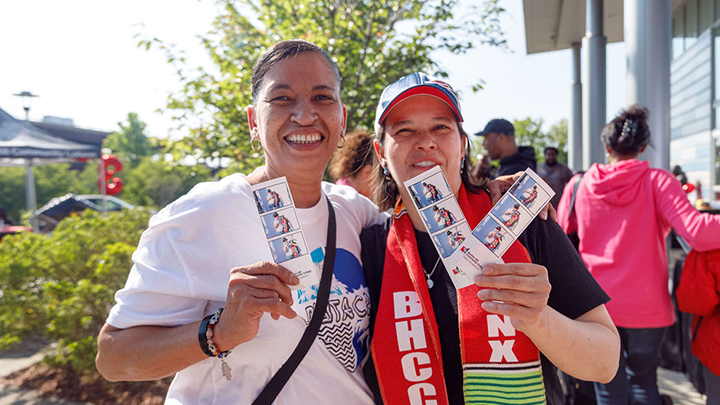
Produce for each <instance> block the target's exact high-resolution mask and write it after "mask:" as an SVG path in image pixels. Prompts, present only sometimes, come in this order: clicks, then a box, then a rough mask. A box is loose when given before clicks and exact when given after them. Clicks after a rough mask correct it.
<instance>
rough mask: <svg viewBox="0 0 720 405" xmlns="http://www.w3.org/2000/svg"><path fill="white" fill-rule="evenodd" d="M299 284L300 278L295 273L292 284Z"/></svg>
mask: <svg viewBox="0 0 720 405" xmlns="http://www.w3.org/2000/svg"><path fill="white" fill-rule="evenodd" d="M298 284H300V279H299V278H298V277H297V276H296V275H293V276H292V285H298Z"/></svg>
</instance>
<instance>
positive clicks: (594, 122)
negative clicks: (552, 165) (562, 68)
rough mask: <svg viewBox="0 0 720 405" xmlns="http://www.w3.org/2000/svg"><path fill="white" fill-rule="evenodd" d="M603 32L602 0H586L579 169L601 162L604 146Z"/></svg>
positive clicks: (604, 42)
mask: <svg viewBox="0 0 720 405" xmlns="http://www.w3.org/2000/svg"><path fill="white" fill-rule="evenodd" d="M606 43H607V40H606V38H605V35H603V0H586V6H585V37H584V38H583V47H584V48H585V49H586V50H587V52H586V53H585V64H584V66H583V71H584V72H585V78H584V80H583V81H584V82H585V83H586V84H587V86H586V88H585V91H584V92H583V103H582V107H583V122H582V127H583V136H582V149H583V170H587V169H588V168H590V166H591V165H592V164H593V163H604V162H605V148H604V147H603V144H602V141H601V140H600V131H602V128H603V126H605V119H606V117H605V115H606V113H605V111H606V106H605V104H606V91H607V89H606V81H607V78H606V61H605V60H606V57H605V53H606V50H605V44H606Z"/></svg>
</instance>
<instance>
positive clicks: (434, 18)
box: [139, 0, 505, 171]
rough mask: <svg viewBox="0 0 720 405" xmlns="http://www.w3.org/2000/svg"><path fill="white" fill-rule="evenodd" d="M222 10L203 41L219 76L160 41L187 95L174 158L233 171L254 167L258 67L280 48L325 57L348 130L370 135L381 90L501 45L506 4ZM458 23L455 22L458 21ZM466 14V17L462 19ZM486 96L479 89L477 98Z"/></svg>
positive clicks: (416, 1)
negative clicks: (335, 77)
mask: <svg viewBox="0 0 720 405" xmlns="http://www.w3.org/2000/svg"><path fill="white" fill-rule="evenodd" d="M216 3H217V4H218V6H219V7H218V9H220V10H222V12H221V13H220V15H219V16H218V17H217V18H216V19H215V22H214V27H213V29H212V30H211V31H210V32H209V33H208V34H207V36H205V37H204V38H202V41H203V44H204V46H205V48H206V50H207V51H208V52H209V55H210V57H211V60H212V62H213V63H214V65H215V66H214V67H215V68H216V69H213V70H212V71H210V70H203V69H190V68H189V67H187V66H186V62H185V59H184V57H183V55H182V53H181V52H178V51H177V50H175V49H174V47H173V46H171V45H169V44H165V43H164V42H162V41H161V40H159V39H157V38H152V39H144V40H142V41H140V44H139V46H142V47H145V48H146V49H150V48H151V47H152V46H158V47H159V48H161V49H163V50H164V51H165V52H166V55H167V58H168V62H170V63H173V64H174V66H175V67H176V69H177V73H178V75H179V78H180V81H181V83H182V89H181V90H180V91H178V92H177V93H176V94H174V95H172V96H171V97H170V99H169V102H168V109H169V110H172V111H174V112H175V113H176V118H177V119H178V120H179V122H180V127H186V128H187V129H188V130H189V133H190V135H189V137H188V138H187V139H185V140H184V141H183V142H177V143H175V145H174V148H173V151H174V152H175V153H177V154H191V155H193V156H201V157H207V158H216V157H230V158H232V159H234V160H235V161H236V162H237V163H236V164H237V167H236V168H234V170H235V171H238V170H242V171H245V170H247V169H250V168H253V167H255V166H256V165H257V164H258V163H259V158H260V157H259V154H257V153H255V152H253V151H252V150H251V148H250V144H249V137H248V135H247V134H248V129H247V116H246V112H245V110H244V108H245V107H246V106H248V105H250V104H251V101H252V100H251V96H250V84H251V73H252V67H253V64H254V63H255V61H256V60H257V59H258V57H259V55H260V53H261V52H262V51H263V50H264V49H266V48H267V47H268V46H270V45H271V44H273V43H276V42H278V41H280V40H284V39H292V38H300V39H305V40H308V41H311V42H314V43H316V44H317V45H319V46H320V47H322V48H323V49H325V50H327V52H328V53H329V54H330V56H331V57H332V58H333V59H334V60H335V61H336V62H337V64H338V67H339V69H340V74H341V77H342V79H343V93H342V100H343V102H344V103H345V104H346V105H347V106H348V128H349V129H352V128H373V123H372V122H373V118H374V115H375V107H376V105H377V101H378V97H379V96H380V93H381V91H382V89H383V88H384V87H385V86H386V85H387V84H388V83H391V82H392V81H394V80H396V79H398V78H399V77H402V76H404V75H406V74H408V73H411V72H414V71H426V72H428V73H430V74H435V75H438V76H441V77H443V76H446V74H445V72H444V71H443V70H442V66H440V65H439V64H438V63H437V62H436V60H435V59H433V55H432V52H433V51H436V50H445V51H449V52H452V53H455V54H462V53H464V52H466V51H467V50H469V49H471V48H473V47H475V46H478V45H480V44H490V45H504V44H505V40H504V38H503V33H502V31H501V30H500V26H499V23H498V16H499V14H500V13H501V12H502V11H503V9H502V8H501V7H500V6H499V5H498V3H499V0H484V1H483V2H471V1H468V2H465V3H464V4H463V7H462V9H461V7H460V6H459V0H384V1H376V0H277V1H259V0H216ZM456 14H458V15H456ZM460 14H461V15H460ZM477 87H479V86H476V88H477Z"/></svg>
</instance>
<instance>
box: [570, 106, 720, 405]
mask: <svg viewBox="0 0 720 405" xmlns="http://www.w3.org/2000/svg"><path fill="white" fill-rule="evenodd" d="M647 118H648V110H647V109H646V108H645V107H642V106H640V105H637V104H636V105H633V106H632V107H630V108H629V109H628V110H627V111H624V112H622V113H621V114H620V115H619V116H617V117H616V118H615V119H613V120H612V121H611V122H610V123H609V124H607V125H606V126H605V128H603V130H602V133H601V135H600V136H601V138H602V141H603V144H604V145H605V149H606V151H607V156H608V161H609V163H608V164H598V163H595V164H593V165H592V167H590V169H589V170H588V171H587V172H586V173H585V175H584V176H583V177H582V180H581V181H580V185H579V187H578V189H577V197H576V200H575V212H574V216H575V218H576V221H574V220H572V221H571V219H572V218H569V215H568V212H569V208H570V202H571V199H572V194H573V187H574V185H575V178H573V179H572V180H570V182H568V184H567V185H566V186H565V190H564V192H563V196H562V199H561V200H560V205H559V207H558V217H559V222H560V225H561V226H562V227H563V229H564V230H565V232H566V233H570V232H573V231H575V230H577V233H578V236H579V237H580V245H579V248H578V250H579V252H580V255H581V256H582V258H583V260H584V261H585V264H586V265H587V267H588V269H589V270H590V272H591V273H592V275H593V276H594V277H595V279H596V280H597V281H598V283H599V284H600V285H601V286H602V288H603V289H604V290H605V291H606V292H607V293H608V294H609V295H610V297H611V301H610V302H608V303H607V304H606V305H607V309H608V312H609V313H610V316H611V317H612V319H613V322H614V323H615V325H616V326H617V328H618V331H619V332H620V338H621V343H622V355H621V356H620V367H619V369H618V373H617V375H616V376H615V378H614V379H613V380H612V381H611V382H610V383H608V384H600V383H595V391H596V396H597V401H598V404H622V405H625V404H627V403H628V400H630V403H632V404H660V403H661V400H660V395H659V393H658V388H657V378H656V369H657V366H658V364H659V361H660V358H659V357H660V356H659V348H660V343H661V340H662V337H663V334H664V332H665V328H666V327H667V326H670V325H672V324H673V323H674V322H675V315H674V312H673V306H672V302H671V300H670V294H669V292H668V264H667V254H666V250H665V239H666V237H667V236H668V233H669V232H670V228H674V229H675V231H676V232H677V233H678V234H679V235H681V236H682V237H683V238H685V239H686V240H687V242H688V243H689V244H690V246H692V247H693V249H695V250H698V251H707V250H711V249H717V248H720V216H712V215H709V214H703V213H700V212H698V211H697V210H696V209H695V208H694V207H693V206H692V205H691V204H690V202H689V201H688V199H687V197H686V195H685V193H684V192H683V190H682V188H681V185H680V182H679V181H678V180H677V179H676V178H675V176H673V175H672V173H670V172H668V171H666V170H662V169H655V168H650V166H649V164H648V162H646V161H639V160H637V158H638V157H639V156H640V154H641V153H642V152H643V151H644V150H645V148H646V147H647V145H648V144H649V143H650V130H649V128H648V125H647ZM574 228H576V229H574Z"/></svg>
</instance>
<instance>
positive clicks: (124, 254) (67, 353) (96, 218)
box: [0, 210, 150, 371]
mask: <svg viewBox="0 0 720 405" xmlns="http://www.w3.org/2000/svg"><path fill="white" fill-rule="evenodd" d="M149 216H150V215H149V213H147V212H143V211H140V210H135V211H122V212H112V213H108V215H107V217H104V216H103V215H102V214H101V213H98V212H95V211H90V210H86V211H84V212H83V213H81V214H79V215H73V216H70V217H68V218H65V219H64V220H62V221H61V222H60V224H59V225H58V226H57V228H55V230H54V231H53V233H52V235H51V236H50V237H46V236H42V235H35V234H31V233H21V234H18V235H13V236H11V237H7V238H5V239H3V241H2V242H1V243H0V348H7V347H8V346H10V345H12V344H14V343H17V342H19V341H20V340H21V339H22V338H23V337H25V336H26V335H27V334H29V333H36V334H39V335H42V336H45V337H47V338H48V339H51V340H53V341H57V342H58V350H57V353H56V354H55V355H54V356H52V358H50V359H49V360H50V363H51V364H55V365H61V364H70V365H71V366H73V367H74V368H75V369H76V370H78V371H82V370H87V369H92V368H94V359H95V354H96V351H97V346H96V340H97V335H98V333H99V331H100V328H101V327H102V325H103V323H104V322H105V318H106V316H107V314H108V312H109V310H110V308H111V307H112V305H113V303H114V298H113V296H114V293H115V291H117V290H118V289H119V288H121V287H122V286H123V285H124V282H125V279H126V278H127V274H128V271H129V270H130V267H131V266H132V261H131V255H132V252H133V251H134V250H135V247H136V246H137V243H138V241H139V239H140V235H141V234H142V232H143V230H144V229H145V228H146V227H147V222H148V219H149Z"/></svg>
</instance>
